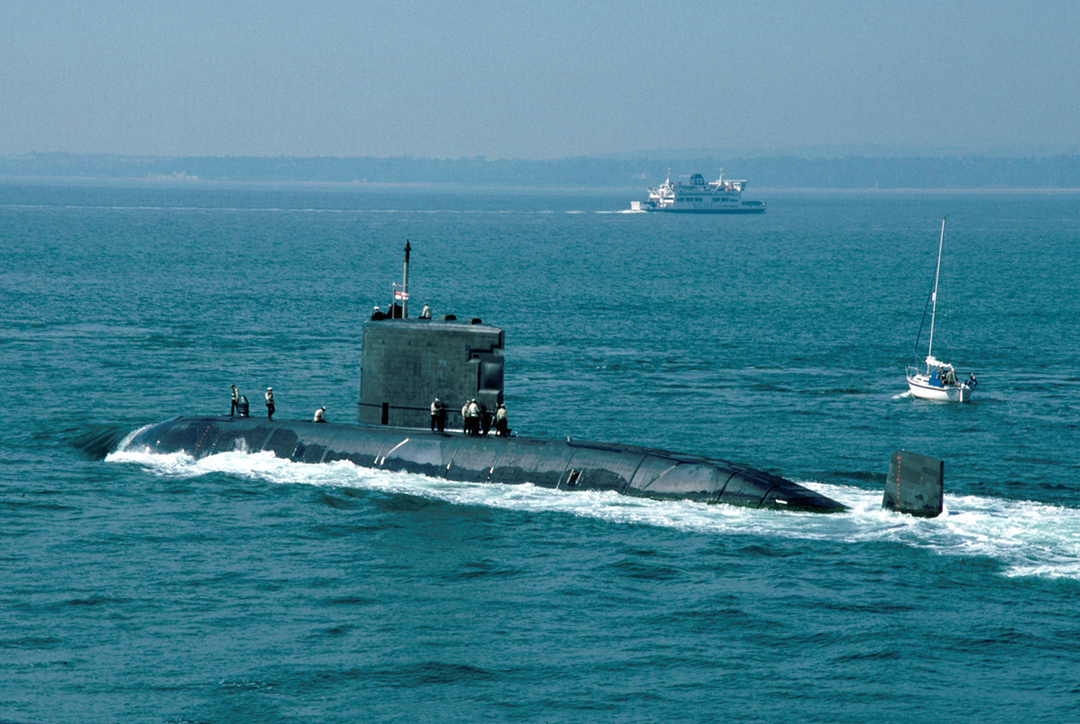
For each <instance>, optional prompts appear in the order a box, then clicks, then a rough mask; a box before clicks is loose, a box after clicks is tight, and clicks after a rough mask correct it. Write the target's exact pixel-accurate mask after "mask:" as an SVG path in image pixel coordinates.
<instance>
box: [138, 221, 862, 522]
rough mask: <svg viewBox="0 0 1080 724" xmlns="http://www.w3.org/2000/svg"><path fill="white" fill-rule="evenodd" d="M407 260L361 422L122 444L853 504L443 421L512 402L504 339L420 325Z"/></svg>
mask: <svg viewBox="0 0 1080 724" xmlns="http://www.w3.org/2000/svg"><path fill="white" fill-rule="evenodd" d="M409 254H410V245H409V243H408V241H406V243H405V265H404V274H403V281H402V284H401V285H400V287H399V285H397V284H395V285H394V287H395V299H396V300H401V301H400V303H399V302H398V301H395V302H394V303H393V304H391V305H390V308H389V310H388V312H386V313H384V312H381V311H380V310H379V308H378V307H376V308H375V309H376V311H375V313H373V314H372V317H371V320H370V321H367V322H365V323H364V325H363V331H362V342H361V370H360V397H359V402H358V404H357V421H356V423H355V424H350V423H328V422H315V421H310V422H309V421H304V420H280V421H278V420H272V419H269V418H253V417H250V416H248V414H247V410H246V409H244V408H246V403H247V401H246V400H244V401H243V403H244V405H243V407H242V408H241V414H240V415H239V416H231V415H230V416H181V417H174V418H172V419H168V420H165V421H163V422H159V423H157V424H151V425H148V426H146V427H144V428H141V429H139V430H137V431H135V432H134V433H132V434H130V435H129V436H128V437H127V438H126V439H125V440H124V441H123V442H122V443H121V445H120V447H122V449H125V450H147V451H150V452H157V453H175V452H180V451H183V452H185V453H187V454H189V455H191V456H192V457H194V458H195V459H200V458H204V457H206V456H209V455H214V454H216V453H221V452H228V451H234V450H244V451H247V452H251V453H256V452H271V453H273V454H274V455H276V456H277V457H280V458H283V459H286V460H292V461H296V462H304V463H329V462H334V461H338V460H348V461H350V462H352V463H353V464H355V465H357V466H361V467H365V468H372V469H379V470H389V471H404V472H409V473H418V474H421V475H427V476H431V477H435V478H443V479H447V480H453V481H462V482H472V483H504V484H522V483H531V484H532V485H536V486H540V487H545V488H554V489H558V490H568V491H580V490H591V491H614V492H616V493H620V494H622V495H628V496H638V497H646V498H654V499H688V500H695V501H701V502H704V503H726V504H731V505H738V506H746V507H752V508H771V509H777V510H795V511H812V512H819V513H835V512H841V511H844V510H846V509H847V508H846V506H845V505H843V504H842V503H839V502H837V501H835V500H832V499H831V498H828V497H826V496H824V495H821V494H819V493H817V492H814V491H812V490H810V489H808V488H806V487H804V486H802V485H799V484H797V483H795V482H792V481H791V480H788V479H786V478H783V477H781V476H779V475H775V474H773V473H769V472H765V471H762V470H756V469H754V468H751V467H749V466H746V465H742V464H739V463H734V462H730V461H727V460H721V459H718V458H711V457H703V456H698V455H688V454H682V453H676V452H670V451H667V450H660V449H654V448H649V447H639V446H633V445H623V444H618V443H595V442H581V441H576V440H571V439H570V438H569V437H567V438H566V439H545V438H537V437H528V436H521V435H516V434H510V435H494V434H492V435H487V434H474V433H473V431H472V430H468V431H467V430H466V429H465V425H464V424H462V425H461V428H460V429H459V428H456V427H451V428H449V429H447V428H445V427H444V426H443V425H437V426H436V425H433V424H432V420H431V417H432V415H431V403H432V401H433V400H435V399H439V400H442V401H445V402H446V403H449V405H450V406H451V409H454V405H460V404H462V403H463V402H464V403H467V402H468V401H470V400H476V401H478V403H479V404H481V405H483V406H484V407H486V409H488V410H494V409H495V408H496V406H497V405H498V404H500V403H502V402H503V370H504V365H503V361H504V354H503V353H504V347H505V332H504V330H502V329H500V328H498V327H494V326H491V325H487V324H484V323H483V322H482V321H481V320H480V319H465V320H458V319H457V318H456V317H455V316H454V315H452V314H447V315H442V316H440V317H438V318H434V319H432V318H430V314H426V313H425V314H421V316H420V317H419V318H410V317H409V315H408V276H409ZM453 417H454V418H458V416H456V415H454V416H453ZM458 419H461V418H458ZM462 422H464V421H463V419H462ZM433 428H434V429H433Z"/></svg>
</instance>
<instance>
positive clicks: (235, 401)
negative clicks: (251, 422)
mask: <svg viewBox="0 0 1080 724" xmlns="http://www.w3.org/2000/svg"><path fill="white" fill-rule="evenodd" d="M230 387H232V408H231V409H230V410H229V417H232V416H233V415H235V414H236V408H237V407H238V406H239V405H240V390H238V389H236V385H230Z"/></svg>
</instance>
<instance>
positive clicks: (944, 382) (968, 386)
mask: <svg viewBox="0 0 1080 724" xmlns="http://www.w3.org/2000/svg"><path fill="white" fill-rule="evenodd" d="M944 246H945V219H942V220H941V238H940V239H939V240H938V252H937V269H936V270H935V271H934V291H933V293H932V294H931V295H930V301H931V309H930V346H929V348H928V349H927V351H926V368H925V369H924V370H922V371H920V370H919V368H918V367H916V366H915V357H916V355H917V354H918V351H919V337H921V336H922V323H920V324H919V334H918V336H916V337H915V351H914V352H913V353H912V355H911V361H912V364H911V365H909V366H908V368H907V383H908V389H909V390H910V391H911V395H912V397H920V398H922V399H924V400H939V401H941V402H967V401H968V400H970V399H971V392H972V389H973V388H974V387H975V385H976V384H977V383H976V382H975V375H974V374H972V375H971V377H970V378H969V379H967V380H965V381H961V380H959V379H957V377H956V370H955V369H954V368H953V366H952V365H951V364H948V363H947V362H941V361H940V360H938V359H936V358H935V357H934V317H935V316H936V315H937V292H938V277H939V276H940V275H941V250H942V249H943V248H944ZM925 320H926V310H923V321H925Z"/></svg>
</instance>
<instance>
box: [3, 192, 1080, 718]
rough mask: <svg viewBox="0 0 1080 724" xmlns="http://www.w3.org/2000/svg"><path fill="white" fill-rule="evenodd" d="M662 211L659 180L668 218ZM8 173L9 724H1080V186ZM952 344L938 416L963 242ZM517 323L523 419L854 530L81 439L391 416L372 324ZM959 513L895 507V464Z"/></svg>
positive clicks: (512, 330)
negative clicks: (727, 208)
mask: <svg viewBox="0 0 1080 724" xmlns="http://www.w3.org/2000/svg"><path fill="white" fill-rule="evenodd" d="M635 194H636V195H635ZM638 195H640V194H637V192H636V191H635V190H626V191H617V192H616V191H610V192H608V191H580V190H579V191H572V192H571V191H566V192H562V191H499V190H489V191H477V190H467V189H456V188H402V187H399V188H388V187H378V186H369V185H359V184H358V185H350V186H325V187H320V186H305V187H298V186H294V187H289V186H268V185H263V186H239V185H225V184H211V183H189V184H180V183H157V184H155V183H149V182H147V183H143V184H119V183H77V184H76V183H71V184H59V183H45V182H41V183H14V182H9V183H7V184H5V185H0V371H2V374H3V377H2V384H0V390H2V391H0V397H2V400H3V404H2V405H0V422H2V426H3V427H2V430H3V436H2V443H0V510H2V515H3V518H2V520H3V526H2V528H0V720H10V721H19V722H70V721H80V722H117V721H146V722H155V721H160V722H189V721H190V722H240V721H251V722H312V721H318V722H356V721H386V722H440V723H446V722H476V721H506V722H563V721H566V722H580V721H588V722H655V721H688V722H689V721H692V722H704V721H709V722H711V721H745V722H791V721H818V722H892V721H908V720H915V719H918V720H922V721H980V722H985V721H1001V722H1008V721H1017V720H1024V721H1029V722H1030V721H1046V722H1061V721H1070V720H1078V719H1080V673H1078V672H1080V643H1078V642H1080V623H1078V620H1077V614H1078V612H1080V433H1078V430H1080V415H1078V405H1080V402H1078V400H1080V366H1078V362H1077V360H1078V358H1080V294H1078V293H1077V291H1076V289H1077V283H1078V281H1080V254H1078V253H1077V251H1078V249H1080V195H1078V194H1076V193H1071V192H1041V193H1035V192H1015V191H992V192H966V193H961V192H940V191H938V192H932V193H931V192H918V193H915V192H910V193H905V192H869V191H867V192H830V193H824V192H808V191H802V192H800V191H774V192H770V193H766V192H764V191H759V192H758V193H757V194H756V195H755V198H763V199H766V200H767V201H768V203H769V210H768V212H767V213H766V214H765V215H763V216H752V217H725V216H686V217H684V216H669V215H657V214H642V213H629V212H628V209H629V201H630V199H631V198H636V197H637V196H638ZM946 216H947V218H948V222H947V227H946V236H945V253H944V257H943V261H942V268H941V283H940V291H939V297H938V307H937V324H936V326H935V330H934V339H933V345H934V347H933V352H934V355H935V356H936V357H938V358H939V359H942V360H946V361H950V362H952V363H954V364H955V365H957V370H958V372H959V373H960V375H961V376H962V377H964V378H966V377H967V375H968V373H969V372H974V373H975V375H976V377H977V378H978V380H979V386H978V387H977V389H976V390H975V395H974V399H973V400H972V402H971V403H970V404H963V405H958V404H941V403H933V402H928V401H923V400H916V399H911V398H910V397H909V396H908V395H907V394H906V385H905V382H904V367H905V365H907V364H909V363H910V362H911V360H912V358H913V356H914V357H915V358H916V359H917V360H918V359H921V358H922V357H925V355H926V344H927V342H928V339H927V336H928V335H927V332H928V329H927V328H926V327H924V328H923V333H922V343H921V346H920V348H919V350H915V349H914V345H915V338H916V335H917V334H918V333H919V327H920V323H921V321H922V316H923V311H924V308H925V305H926V301H927V296H928V293H929V291H930V287H931V285H932V282H933V274H934V264H935V261H936V252H937V242H938V232H939V229H940V224H941V219H942V218H943V217H946ZM406 240H408V241H409V243H410V246H411V248H412V257H411V265H410V276H409V292H410V312H411V313H412V314H413V315H415V314H416V313H417V312H418V311H419V308H420V306H422V305H423V304H424V303H428V304H430V305H431V307H432V309H433V312H434V314H435V315H436V316H438V315H440V314H444V313H453V314H456V315H457V317H458V318H459V319H469V318H481V319H483V321H484V322H485V323H489V324H493V325H496V326H499V327H502V328H504V329H505V330H506V394H505V397H506V402H507V407H508V410H509V413H510V424H511V427H513V428H514V429H515V430H517V431H518V432H520V433H521V434H527V435H537V436H549V437H560V438H561V437H567V436H569V437H572V438H574V439H580V440H594V441H604V442H622V443H628V444H637V445H648V446H655V447H662V448H668V449H672V450H676V451H680V452H688V453H696V454H702V455H708V456H712V457H719V458H723V459H729V460H734V461H738V462H743V463H747V464H750V465H752V466H754V467H758V468H762V469H766V470H769V471H772V472H777V473H779V474H782V475H784V476H786V477H788V478H790V479H793V480H795V481H797V482H799V483H801V484H804V485H806V486H807V487H810V488H812V489H814V490H817V491H819V492H821V493H823V494H825V495H827V496H830V497H832V498H835V499H837V500H839V501H841V502H843V503H845V504H846V505H848V506H849V511H848V512H845V513H842V514H838V515H829V516H822V515H813V514H804V513H793V512H792V513H789V512H777V511H771V510H753V509H746V508H737V507H730V506H720V505H716V506H710V505H703V504H699V503H692V502H679V501H674V502H670V501H669V502H658V501H651V500H642V499H635V498H627V497H622V496H618V495H615V494H608V493H598V492H575V493H566V492H557V491H551V490H547V489H543V488H536V487H533V486H530V485H517V486H515V485H497V484H496V485H474V484H465V483H456V482H450V481H445V480H436V479H431V478H426V477H423V476H418V475H411V474H407V473H402V472H393V471H372V470H367V469H363V468H358V467H356V466H353V465H351V464H348V463H342V462H338V463H332V464H326V465H304V464H298V463H293V462H288V461H284V460H281V459H278V458H275V457H273V456H272V455H269V454H266V453H256V454H248V453H244V452H230V453H225V454H221V455H216V456H212V457H209V458H204V459H202V460H198V461H196V460H193V459H192V458H190V457H189V456H187V455H184V454H175V455H152V454H147V453H146V452H144V451H138V450H128V451H124V452H119V453H114V454H111V455H109V456H107V457H105V459H102V455H101V454H94V453H93V452H88V451H87V449H86V447H85V445H83V444H82V442H81V441H84V440H85V439H86V436H88V435H94V434H101V433H107V432H111V431H119V434H122V433H123V432H124V431H133V430H135V429H138V428H139V427H140V426H142V425H145V424H149V423H152V422H156V421H160V420H164V419H167V418H169V417H172V416H175V415H180V414H225V413H227V412H228V409H229V392H230V390H229V385H230V384H236V385H237V386H238V387H239V388H240V390H241V392H242V393H243V394H245V395H246V396H247V397H248V398H249V400H250V401H251V408H252V411H253V414H255V415H256V416H261V415H263V414H265V409H264V408H263V406H262V395H263V392H264V391H265V389H266V388H267V387H270V386H272V387H273V388H274V393H275V398H276V403H277V413H276V414H277V416H278V417H280V418H287V419H310V418H311V415H312V413H313V412H314V410H315V409H316V408H318V407H320V406H323V405H325V406H326V408H327V416H328V417H329V419H330V420H331V421H335V422H338V421H340V422H348V421H352V420H354V419H355V416H356V402H357V397H358V390H359V376H360V369H359V367H360V339H361V329H362V325H363V323H364V321H365V320H366V319H367V318H368V317H369V315H370V312H371V309H372V307H373V306H374V305H381V306H383V307H384V308H385V306H386V305H387V304H389V302H390V301H391V298H392V292H393V287H392V285H393V284H394V283H400V282H401V281H402V279H401V277H402V257H403V251H402V248H403V246H404V244H405V242H406ZM897 449H907V450H911V451H914V452H918V453H921V454H924V455H930V456H934V457H938V458H940V459H942V460H944V461H945V485H946V495H945V507H946V510H945V513H944V514H943V515H942V516H941V517H939V518H936V519H916V518H912V517H909V516H904V515H899V514H895V513H889V512H885V511H883V510H881V507H880V505H881V497H882V491H883V487H884V482H885V477H886V473H887V470H888V464H889V457H890V455H891V453H892V451H894V450H897Z"/></svg>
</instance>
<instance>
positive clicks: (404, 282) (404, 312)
mask: <svg viewBox="0 0 1080 724" xmlns="http://www.w3.org/2000/svg"><path fill="white" fill-rule="evenodd" d="M410 251H412V247H410V246H409V240H408V239H406V240H405V272H404V274H403V275H402V278H401V318H402V319H407V318H408V317H409V252H410ZM940 261H941V257H940V256H939V257H938V262H939V263H940ZM931 329H932V327H931Z"/></svg>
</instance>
